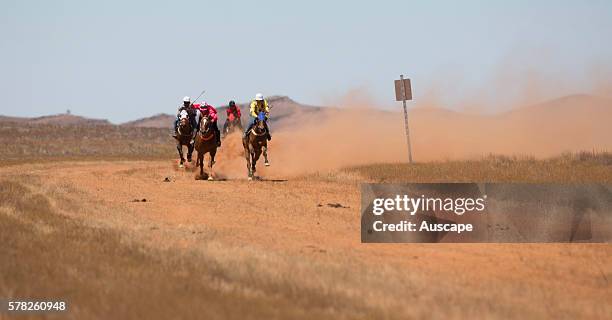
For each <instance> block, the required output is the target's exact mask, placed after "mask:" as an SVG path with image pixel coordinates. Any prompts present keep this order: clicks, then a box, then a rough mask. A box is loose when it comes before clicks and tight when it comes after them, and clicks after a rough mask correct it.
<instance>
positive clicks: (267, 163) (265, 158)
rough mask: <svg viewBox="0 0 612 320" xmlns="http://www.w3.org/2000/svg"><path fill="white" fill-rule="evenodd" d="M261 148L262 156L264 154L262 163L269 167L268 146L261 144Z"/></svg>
mask: <svg viewBox="0 0 612 320" xmlns="http://www.w3.org/2000/svg"><path fill="white" fill-rule="evenodd" d="M261 149H262V151H263V156H264V165H265V166H266V167H269V166H270V161H268V146H262V147H261Z"/></svg>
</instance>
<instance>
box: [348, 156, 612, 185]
mask: <svg viewBox="0 0 612 320" xmlns="http://www.w3.org/2000/svg"><path fill="white" fill-rule="evenodd" d="M344 172H345V173H348V174H358V175H360V176H361V177H363V178H364V179H365V180H367V181H370V182H379V183H406V182H559V183H580V182H602V183H609V182H612V154H610V153H589V152H581V153H575V154H564V155H562V156H560V157H557V158H551V159H545V160H536V159H533V158H530V157H507V156H489V157H486V158H484V159H482V160H466V161H445V162H427V163H415V164H374V165H368V166H361V167H353V168H348V169H346V170H344Z"/></svg>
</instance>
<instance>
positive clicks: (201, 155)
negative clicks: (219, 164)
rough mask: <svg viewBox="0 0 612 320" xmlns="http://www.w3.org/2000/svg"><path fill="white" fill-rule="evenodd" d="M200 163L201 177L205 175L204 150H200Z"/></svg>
mask: <svg viewBox="0 0 612 320" xmlns="http://www.w3.org/2000/svg"><path fill="white" fill-rule="evenodd" d="M198 163H199V164H200V178H203V177H204V152H200V151H198Z"/></svg>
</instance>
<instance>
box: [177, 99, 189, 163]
mask: <svg viewBox="0 0 612 320" xmlns="http://www.w3.org/2000/svg"><path fill="white" fill-rule="evenodd" d="M176 131H177V132H176V136H175V139H176V150H178V154H179V157H180V159H181V160H180V161H181V162H180V164H179V167H180V168H183V167H184V163H185V157H183V146H187V162H191V155H192V154H193V145H192V144H191V139H192V136H191V131H192V128H191V122H190V121H189V113H188V112H187V111H185V110H183V111H181V113H180V114H179V124H178V126H177V130H176Z"/></svg>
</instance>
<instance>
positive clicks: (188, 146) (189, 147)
mask: <svg viewBox="0 0 612 320" xmlns="http://www.w3.org/2000/svg"><path fill="white" fill-rule="evenodd" d="M192 155H193V144H191V143H190V144H188V145H187V162H191V161H192V158H191V157H192Z"/></svg>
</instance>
